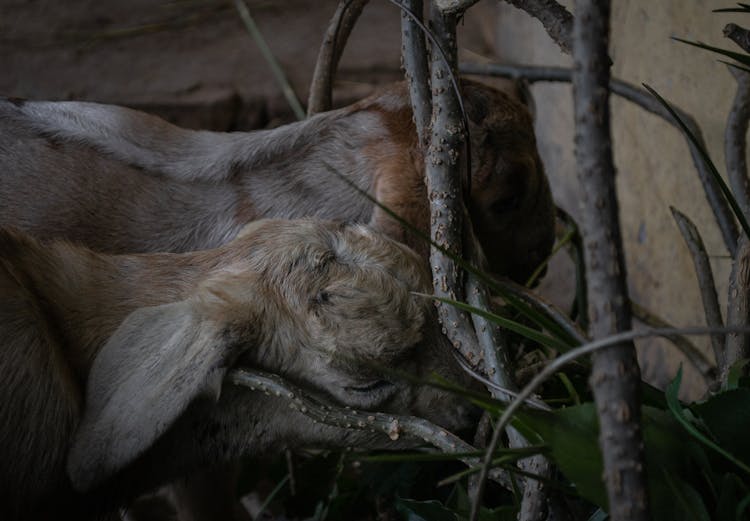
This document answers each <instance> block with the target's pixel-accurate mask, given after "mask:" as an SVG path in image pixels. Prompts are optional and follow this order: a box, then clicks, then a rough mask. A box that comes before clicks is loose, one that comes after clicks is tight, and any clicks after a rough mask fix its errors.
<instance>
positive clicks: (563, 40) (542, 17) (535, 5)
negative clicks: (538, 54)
mask: <svg viewBox="0 0 750 521" xmlns="http://www.w3.org/2000/svg"><path fill="white" fill-rule="evenodd" d="M505 1H506V2H508V3H509V4H511V5H512V6H514V7H517V8H518V9H521V10H522V11H526V12H527V13H528V14H530V15H531V16H533V17H534V18H536V19H537V20H539V21H540V22H541V23H542V25H543V26H544V29H545V30H546V31H547V34H549V36H550V38H552V40H553V41H554V42H555V43H556V44H557V45H558V46H559V47H560V49H562V51H563V52H564V53H566V54H570V50H571V48H572V45H571V34H572V32H573V15H572V14H570V12H569V11H568V10H567V9H565V7H564V6H562V5H560V4H559V3H557V2H556V1H555V0H505Z"/></svg>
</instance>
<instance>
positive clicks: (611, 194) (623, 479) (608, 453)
mask: <svg viewBox="0 0 750 521" xmlns="http://www.w3.org/2000/svg"><path fill="white" fill-rule="evenodd" d="M575 13H576V18H575V21H574V23H573V62H574V67H573V106H574V109H575V143H576V147H575V155H576V160H577V161H576V162H577V164H578V179H579V183H580V187H581V191H582V201H581V204H582V206H583V219H582V220H581V231H582V236H583V239H584V255H585V258H586V265H587V266H588V269H589V273H588V283H589V306H590V308H589V317H590V320H591V328H590V331H591V335H592V337H593V338H595V339H599V338H605V337H608V336H610V335H613V334H615V333H618V332H620V331H626V330H628V329H630V328H631V315H630V306H629V305H628V304H629V300H628V290H627V283H626V273H625V259H624V255H623V248H622V237H621V233H620V219H619V213H618V203H617V190H616V187H615V167H614V162H613V158H612V141H611V135H610V113H609V89H608V86H609V74H610V73H609V59H608V53H607V49H608V44H609V20H610V2H609V0H576V2H575ZM591 365H592V367H591V377H590V380H589V382H590V385H591V390H592V392H593V394H594V401H595V403H596V409H597V415H598V417H599V445H600V447H601V450H602V459H603V462H604V483H605V485H606V488H607V499H608V505H609V514H610V515H611V517H612V520H613V521H626V520H627V521H641V520H646V519H648V517H649V510H648V492H647V488H646V472H645V466H644V451H643V433H642V430H641V404H640V380H641V373H640V367H639V366H638V359H637V357H636V352H635V346H634V345H633V343H632V342H627V343H626V342H623V343H621V344H617V345H613V346H611V347H609V348H607V349H606V350H602V351H601V352H597V353H596V354H595V355H594V356H593V357H592V364H591Z"/></svg>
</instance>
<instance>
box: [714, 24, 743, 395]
mask: <svg viewBox="0 0 750 521" xmlns="http://www.w3.org/2000/svg"><path fill="white" fill-rule="evenodd" d="M724 34H725V35H726V36H727V37H728V38H730V39H732V40H733V41H734V42H735V43H737V44H738V45H739V46H740V47H742V49H744V50H745V51H746V52H750V51H748V49H750V37H749V33H748V31H746V30H745V29H742V28H740V27H738V26H736V25H734V24H729V25H727V27H726V28H725V29H724ZM729 71H730V72H731V73H732V75H733V76H734V78H735V80H737V92H736V94H735V96H734V100H733V101H732V108H731V109H730V111H729V116H728V117H727V127H726V131H725V133H724V153H725V158H726V164H727V173H728V176H729V183H730V185H731V187H732V192H733V194H734V197H735V198H736V199H737V202H738V203H739V205H740V208H741V209H742V212H743V213H744V214H745V215H748V213H749V212H750V180H748V175H747V161H746V152H747V143H746V141H745V136H746V135H747V129H748V121H750V74H748V73H747V72H746V71H743V70H740V69H738V68H736V67H731V66H730V67H729ZM748 320H750V244H748V237H746V236H745V235H744V234H743V235H742V236H741V237H740V240H739V245H738V247H737V253H736V255H735V257H734V260H733V262H732V274H731V276H730V279H729V295H728V298H727V325H730V326H746V325H748ZM749 356H750V337H748V335H744V334H736V333H732V334H728V335H727V337H726V345H725V346H724V349H723V351H722V356H721V357H717V359H716V363H717V365H718V368H719V382H721V383H722V384H724V383H726V381H727V377H728V376H729V370H730V368H731V367H732V366H733V365H734V364H735V363H736V362H738V361H739V360H742V359H743V358H747V357H749Z"/></svg>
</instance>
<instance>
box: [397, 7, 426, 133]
mask: <svg viewBox="0 0 750 521" xmlns="http://www.w3.org/2000/svg"><path fill="white" fill-rule="evenodd" d="M404 9H405V10H404ZM407 11H408V12H407ZM423 11H424V7H423V4H422V0H403V1H402V11H401V64H402V66H403V67H404V72H405V75H406V82H407V84H408V85H409V97H410V99H411V107H412V111H413V112H414V125H415V126H416V128H417V136H418V137H419V144H420V146H422V147H425V146H426V144H427V141H426V140H427V133H428V132H429V129H430V114H431V112H432V100H431V99H430V71H429V65H428V63H427V59H428V56H427V47H426V45H425V36H424V33H423V32H422V28H421V27H420V26H419V24H418V23H417V22H416V21H415V20H414V19H413V17H415V18H417V20H419V21H421V20H422V14H423Z"/></svg>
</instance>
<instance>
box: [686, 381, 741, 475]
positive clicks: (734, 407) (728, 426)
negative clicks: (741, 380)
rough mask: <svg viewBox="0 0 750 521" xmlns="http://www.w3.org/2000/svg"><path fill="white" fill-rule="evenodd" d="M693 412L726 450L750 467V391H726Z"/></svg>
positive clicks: (696, 405) (700, 404)
mask: <svg viewBox="0 0 750 521" xmlns="http://www.w3.org/2000/svg"><path fill="white" fill-rule="evenodd" d="M690 409H691V410H692V411H693V412H695V414H697V415H698V416H699V417H700V418H701V420H703V423H704V425H705V426H706V428H707V429H708V432H710V433H711V434H712V435H713V437H714V438H715V440H716V442H717V443H718V444H719V445H720V446H721V447H722V448H723V449H725V450H726V451H727V452H729V453H731V454H733V455H734V456H736V457H737V458H738V459H740V460H742V461H743V462H745V463H750V444H748V443H747V438H745V436H746V435H747V433H748V432H750V389H747V388H744V387H743V388H737V389H733V390H730V391H725V392H722V393H719V394H717V395H715V396H712V397H711V398H710V399H709V400H707V401H705V402H703V403H699V404H695V405H693V406H692V407H691V408H690Z"/></svg>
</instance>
